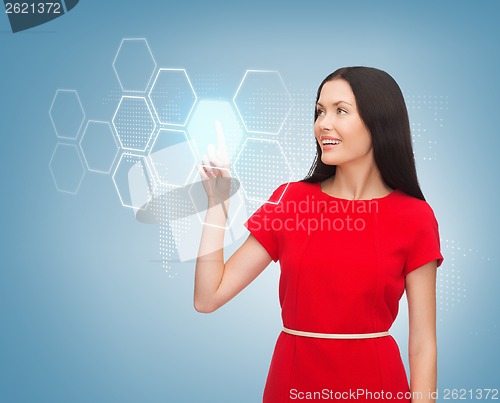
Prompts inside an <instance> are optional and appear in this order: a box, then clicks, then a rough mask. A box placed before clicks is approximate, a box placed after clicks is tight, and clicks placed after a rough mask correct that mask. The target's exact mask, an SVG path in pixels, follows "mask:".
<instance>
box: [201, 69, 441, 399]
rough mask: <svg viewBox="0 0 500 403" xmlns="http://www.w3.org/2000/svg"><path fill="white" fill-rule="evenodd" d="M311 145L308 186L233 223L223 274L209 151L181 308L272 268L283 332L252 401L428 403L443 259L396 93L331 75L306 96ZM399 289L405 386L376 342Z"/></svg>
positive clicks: (220, 199)
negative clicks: (197, 237)
mask: <svg viewBox="0 0 500 403" xmlns="http://www.w3.org/2000/svg"><path fill="white" fill-rule="evenodd" d="M219 129H220V128H219ZM314 134H315V139H316V147H317V155H316V159H315V162H314V163H313V166H312V167H311V170H310V172H309V175H308V176H307V177H306V179H304V180H302V181H299V182H292V183H290V184H282V185H281V186H279V187H278V188H277V189H276V190H275V191H274V193H273V195H272V196H271V197H270V199H269V202H270V203H266V204H264V205H263V206H261V207H260V208H259V209H258V210H257V211H256V212H255V213H254V214H253V215H252V217H250V219H249V220H248V221H247V222H246V223H245V226H246V227H247V228H248V229H249V231H250V233H251V234H250V235H249V236H248V238H247V239H246V241H245V242H244V243H243V245H242V246H241V247H240V248H239V249H238V250H237V251H236V252H235V253H234V254H233V255H232V256H231V257H230V258H229V259H228V260H227V262H226V263H224V256H223V250H222V245H223V236H224V230H223V229H221V228H223V227H224V224H225V215H226V214H225V212H226V211H227V209H228V208H229V205H228V199H229V197H228V194H229V185H228V184H229V170H228V168H229V164H228V160H227V155H226V153H225V151H224V147H223V145H222V146H221V148H220V149H219V150H218V151H215V150H214V149H213V147H212V148H210V149H209V156H208V158H207V159H204V165H205V168H204V169H201V166H200V167H199V171H200V175H201V177H202V179H203V183H204V186H205V190H206V192H207V195H208V198H209V207H210V208H209V210H208V211H207V215H206V223H207V224H212V225H206V226H204V230H203V233H202V239H201V244H200V251H199V252H200V253H199V257H198V260H197V264H196V273H195V292H194V305H195V309H196V310H197V311H199V312H212V311H214V310H216V309H217V308H219V307H220V306H222V305H223V304H225V303H226V302H227V301H229V300H230V299H231V298H233V297H234V296H235V295H236V294H238V293H239V292H240V291H241V290H242V289H243V288H245V287H246V286H247V285H248V284H249V283H250V282H251V281H252V280H254V279H255V278H256V277H257V276H258V275H259V274H260V273H261V272H262V271H263V270H264V269H265V268H266V267H267V266H268V264H269V263H270V262H271V260H273V261H275V262H276V261H278V260H279V261H280V266H281V277H280V290H279V291H280V293H279V296H280V303H281V307H282V318H283V325H284V326H283V332H282V333H281V334H280V335H279V337H278V341H277V343H276V347H275V350H274V354H273V358H272V361H271V365H270V369H269V374H268V378H267V381H266V386H265V390H264V397H263V400H264V402H269V403H271V402H272V403H279V402H289V401H296V400H306V399H317V400H320V399H325V400H327V399H331V400H334V399H335V400H356V401H370V400H372V401H374V400H380V399H390V400H399V401H406V402H408V401H415V402H416V401H417V400H418V401H419V402H430V401H432V402H434V401H435V399H434V398H435V396H434V395H433V394H432V392H435V391H436V386H437V385H436V383H437V346H436V296H435V291H436V268H437V267H438V266H440V265H441V263H442V261H443V256H442V255H441V253H440V244H439V234H438V224H437V221H436V219H435V217H434V213H433V211H432V209H431V207H430V206H429V205H428V204H427V202H426V201H425V198H424V196H423V194H422V191H421V190H420V187H419V185H418V180H417V174H416V169H415V161H414V157H413V150H412V144H411V136H410V126H409V121H408V113H407V110H406V106H405V102H404V98H403V95H402V93H401V90H400V88H399V86H398V85H397V83H396V82H395V81H394V79H393V78H392V77H391V76H389V75H388V74H387V73H385V72H383V71H381V70H378V69H374V68H368V67H347V68H341V69H339V70H337V71H335V72H334V73H332V74H330V75H329V76H328V77H326V79H325V80H324V81H323V82H322V83H321V85H320V87H319V89H318V94H317V99H316V111H315V123H314ZM299 205H300V206H301V208H297V207H298V206H299ZM304 205H305V206H307V208H304ZM294 224H295V226H294ZM217 225H218V226H217ZM405 290H406V295H407V299H408V310H409V364H410V382H409V383H408V378H407V376H406V373H405V370H404V366H403V362H402V360H401V355H400V351H399V348H398V346H397V343H396V341H395V340H394V338H393V337H392V336H391V335H389V334H388V329H389V328H390V326H391V325H392V323H393V321H394V320H395V319H396V316H397V313H398V304H399V299H400V298H401V296H402V294H403V292H404V291H405Z"/></svg>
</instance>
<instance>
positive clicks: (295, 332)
mask: <svg viewBox="0 0 500 403" xmlns="http://www.w3.org/2000/svg"><path fill="white" fill-rule="evenodd" d="M283 331H284V332H285V333H289V334H293V335H295V336H305V337H316V338H319V339H370V338H373V337H383V336H388V335H389V331H388V330H387V331H385V332H377V333H313V332H303V331H301V330H293V329H288V328H286V327H285V326H283Z"/></svg>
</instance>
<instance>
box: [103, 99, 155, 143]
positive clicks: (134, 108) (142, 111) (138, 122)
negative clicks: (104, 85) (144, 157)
mask: <svg viewBox="0 0 500 403" xmlns="http://www.w3.org/2000/svg"><path fill="white" fill-rule="evenodd" d="M113 124H114V126H115V129H116V132H117V135H118V138H119V140H120V143H121V146H122V148H124V149H127V150H135V151H144V150H145V149H146V147H147V145H148V143H149V141H150V140H151V137H152V135H153V132H154V130H155V127H156V124H155V122H154V120H153V115H152V114H151V112H150V110H149V108H148V105H147V102H146V99H145V98H143V97H123V98H122V100H121V102H120V104H119V105H118V108H117V110H116V113H115V116H114V118H113Z"/></svg>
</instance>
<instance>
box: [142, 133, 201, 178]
mask: <svg viewBox="0 0 500 403" xmlns="http://www.w3.org/2000/svg"><path fill="white" fill-rule="evenodd" d="M149 159H150V161H151V167H152V168H153V170H154V172H155V174H156V176H157V178H158V182H159V183H161V184H163V185H174V186H184V185H185V184H186V181H187V180H188V178H189V174H190V173H191V171H192V170H193V168H194V166H195V164H196V161H197V159H196V156H195V155H194V153H193V150H192V149H191V146H190V144H189V141H188V139H187V137H186V133H184V132H183V131H181V130H170V129H169V130H167V129H160V130H159V131H158V135H157V136H156V138H155V142H154V144H153V146H152V147H151V151H150V154H149Z"/></svg>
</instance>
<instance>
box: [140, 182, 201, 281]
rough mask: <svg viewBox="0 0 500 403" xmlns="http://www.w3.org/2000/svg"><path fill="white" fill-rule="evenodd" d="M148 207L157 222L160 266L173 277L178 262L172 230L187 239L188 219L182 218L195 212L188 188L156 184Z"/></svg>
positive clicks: (175, 273)
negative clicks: (175, 264)
mask: <svg viewBox="0 0 500 403" xmlns="http://www.w3.org/2000/svg"><path fill="white" fill-rule="evenodd" d="M149 209H150V210H151V212H152V214H153V215H154V216H155V217H156V218H157V222H159V224H160V225H159V250H160V256H161V259H162V266H163V268H164V269H165V271H166V272H167V273H168V275H169V277H172V278H173V277H175V276H176V275H177V271H176V270H175V268H174V263H176V262H179V260H178V254H177V249H176V243H175V240H174V236H173V231H175V233H176V234H178V235H179V237H180V238H181V239H187V237H186V234H188V233H189V231H190V229H191V228H190V225H189V221H188V220H183V218H186V217H189V216H190V215H193V214H196V210H195V209H194V207H193V205H192V203H191V199H190V198H189V193H188V188H187V187H183V188H178V189H174V188H173V187H172V186H168V185H167V186H165V185H158V186H157V187H156V189H155V196H154V198H153V200H152V202H151V203H149Z"/></svg>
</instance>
